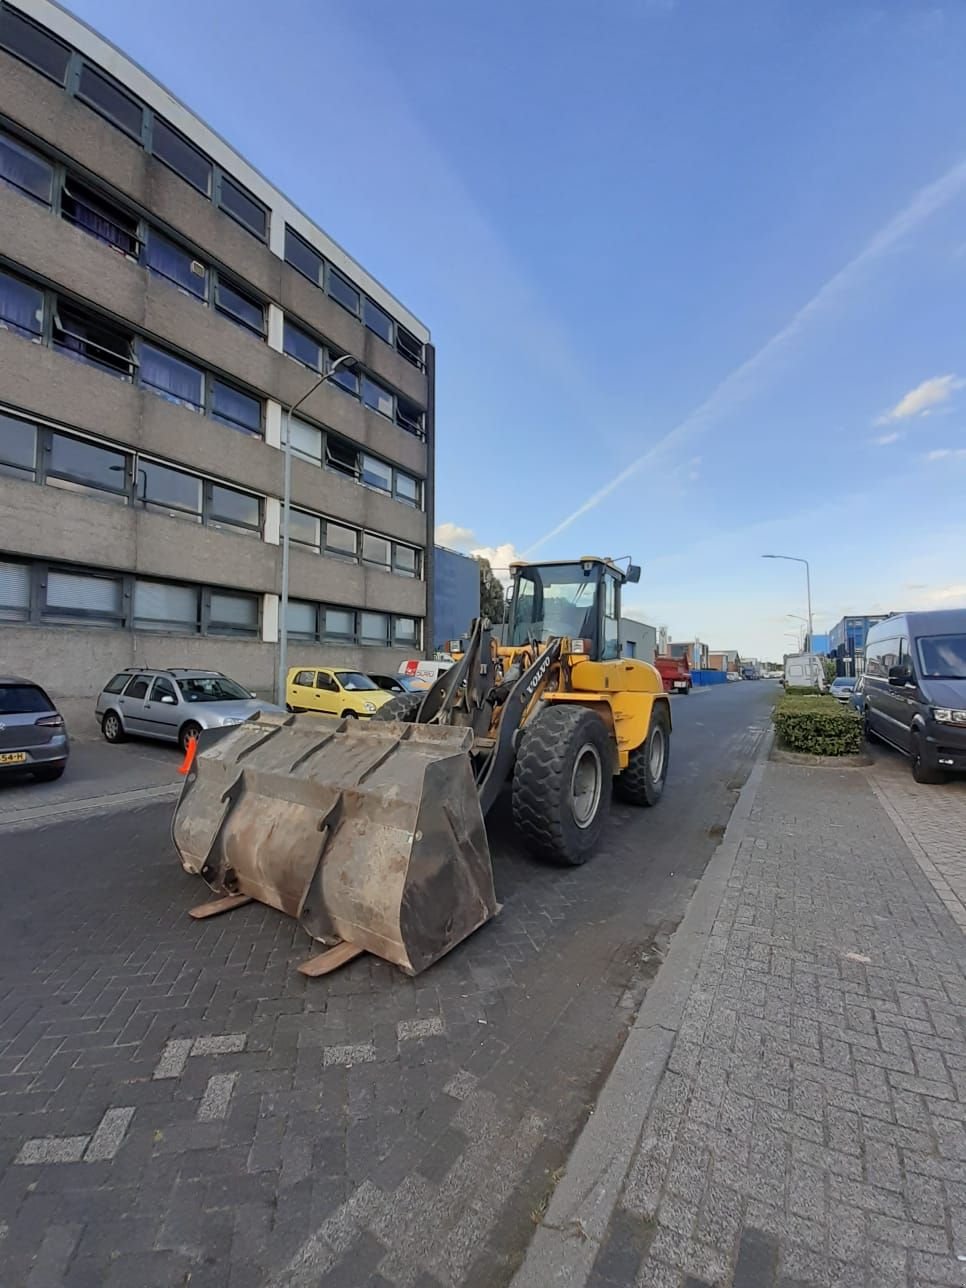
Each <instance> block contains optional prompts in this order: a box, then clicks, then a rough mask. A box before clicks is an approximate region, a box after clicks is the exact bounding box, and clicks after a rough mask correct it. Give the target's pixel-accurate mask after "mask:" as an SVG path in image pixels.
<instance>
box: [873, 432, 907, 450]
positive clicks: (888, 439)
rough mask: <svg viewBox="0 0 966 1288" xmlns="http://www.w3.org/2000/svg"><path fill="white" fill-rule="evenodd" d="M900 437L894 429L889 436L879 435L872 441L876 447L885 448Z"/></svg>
mask: <svg viewBox="0 0 966 1288" xmlns="http://www.w3.org/2000/svg"><path fill="white" fill-rule="evenodd" d="M901 437H902V435H901V434H900V433H899V431H898V430H897V429H896V430H893V431H892V433H891V434H880V435H879V437H878V438H873V440H872V441H873V443H875V445H876V447H885V446H886V445H887V444H889V443H895V442H898V440H899V439H900V438H901Z"/></svg>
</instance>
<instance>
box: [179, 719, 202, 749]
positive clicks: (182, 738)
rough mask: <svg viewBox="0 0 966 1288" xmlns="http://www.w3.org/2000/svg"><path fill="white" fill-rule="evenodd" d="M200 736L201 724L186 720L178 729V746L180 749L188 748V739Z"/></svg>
mask: <svg viewBox="0 0 966 1288" xmlns="http://www.w3.org/2000/svg"><path fill="white" fill-rule="evenodd" d="M200 736H201V725H200V724H196V723H195V721H194V720H186V721H185V722H184V724H183V725H182V726H181V728H180V730H179V731H178V746H179V747H180V748H181V750H182V751H185V752H186V751H187V750H188V739H189V738H195V739H197V738H199V737H200Z"/></svg>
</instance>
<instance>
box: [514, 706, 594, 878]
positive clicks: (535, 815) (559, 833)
mask: <svg viewBox="0 0 966 1288" xmlns="http://www.w3.org/2000/svg"><path fill="white" fill-rule="evenodd" d="M613 773H614V746H613V742H612V740H611V736H610V733H609V732H608V729H607V726H606V725H605V724H604V722H603V720H601V718H600V716H598V715H597V714H596V712H594V711H589V710H588V709H587V708H586V707H580V706H571V705H570V704H564V703H560V704H556V705H551V706H548V707H546V708H544V710H543V711H541V712H540V713H539V714H538V715H537V716H535V717H534V718H533V719H532V720H531V721H530V723H529V724H528V725H527V726H526V727H525V729H524V730H523V734H522V737H521V739H520V745H519V748H518V750H517V762H516V766H515V767H514V770H513V822H514V823H515V825H516V828H517V831H518V832H519V833H520V835H521V836H522V837H523V839H524V841H525V842H526V845H527V848H528V849H529V850H530V851H531V853H533V854H535V855H536V856H537V858H540V859H545V860H547V861H548V862H550V863H559V864H564V865H567V866H569V867H577V866H578V865H579V864H581V863H586V861H587V860H588V859H589V858H590V856H591V854H592V853H593V851H594V849H595V848H596V846H597V842H598V841H599V839H600V834H601V832H602V831H603V829H604V825H605V823H606V821H607V814H608V811H609V809H610V799H611V792H612V790H613V781H614V780H613ZM578 774H580V776H581V781H582V783H583V784H585V785H584V787H583V790H581V791H580V792H579V793H578V794H577V796H576V798H575V793H574V784H575V781H576V780H577V777H578Z"/></svg>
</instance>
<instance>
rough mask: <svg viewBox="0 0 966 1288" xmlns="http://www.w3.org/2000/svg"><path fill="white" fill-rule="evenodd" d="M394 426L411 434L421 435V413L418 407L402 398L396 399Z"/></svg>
mask: <svg viewBox="0 0 966 1288" xmlns="http://www.w3.org/2000/svg"><path fill="white" fill-rule="evenodd" d="M396 424H397V425H399V426H401V427H402V428H403V429H408V430H409V432H410V433H411V434H420V435H421V434H422V432H423V413H422V411H421V410H420V409H419V407H418V406H417V405H416V404H415V403H414V402H410V401H409V399H408V398H403V397H402V396H399V397H397V399H396Z"/></svg>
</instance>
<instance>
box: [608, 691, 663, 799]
mask: <svg viewBox="0 0 966 1288" xmlns="http://www.w3.org/2000/svg"><path fill="white" fill-rule="evenodd" d="M670 723H671V722H670V720H669V719H668V714H667V707H666V706H665V705H664V703H663V702H662V703H661V704H660V706H655V708H654V710H653V711H652V713H651V725H650V728H649V729H648V731H647V737H646V738H645V740H644V741H643V742H642V743H641V745H640V746H639V747H635V748H634V750H633V751H632V752H631V754H630V756H629V757H628V761H627V768H626V769H624V770H622V771H621V772H620V773H619V774H618V775H617V778H616V780H615V783H614V790H615V791H616V792H617V795H618V796H619V797H620V798H621V800H623V801H627V803H628V804H629V805H656V804H657V803H658V801H659V800H660V799H661V795H662V793H663V791H664V780H665V779H666V778H667V764H668V753H669V752H670V750H671V737H670V735H671V729H670Z"/></svg>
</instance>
